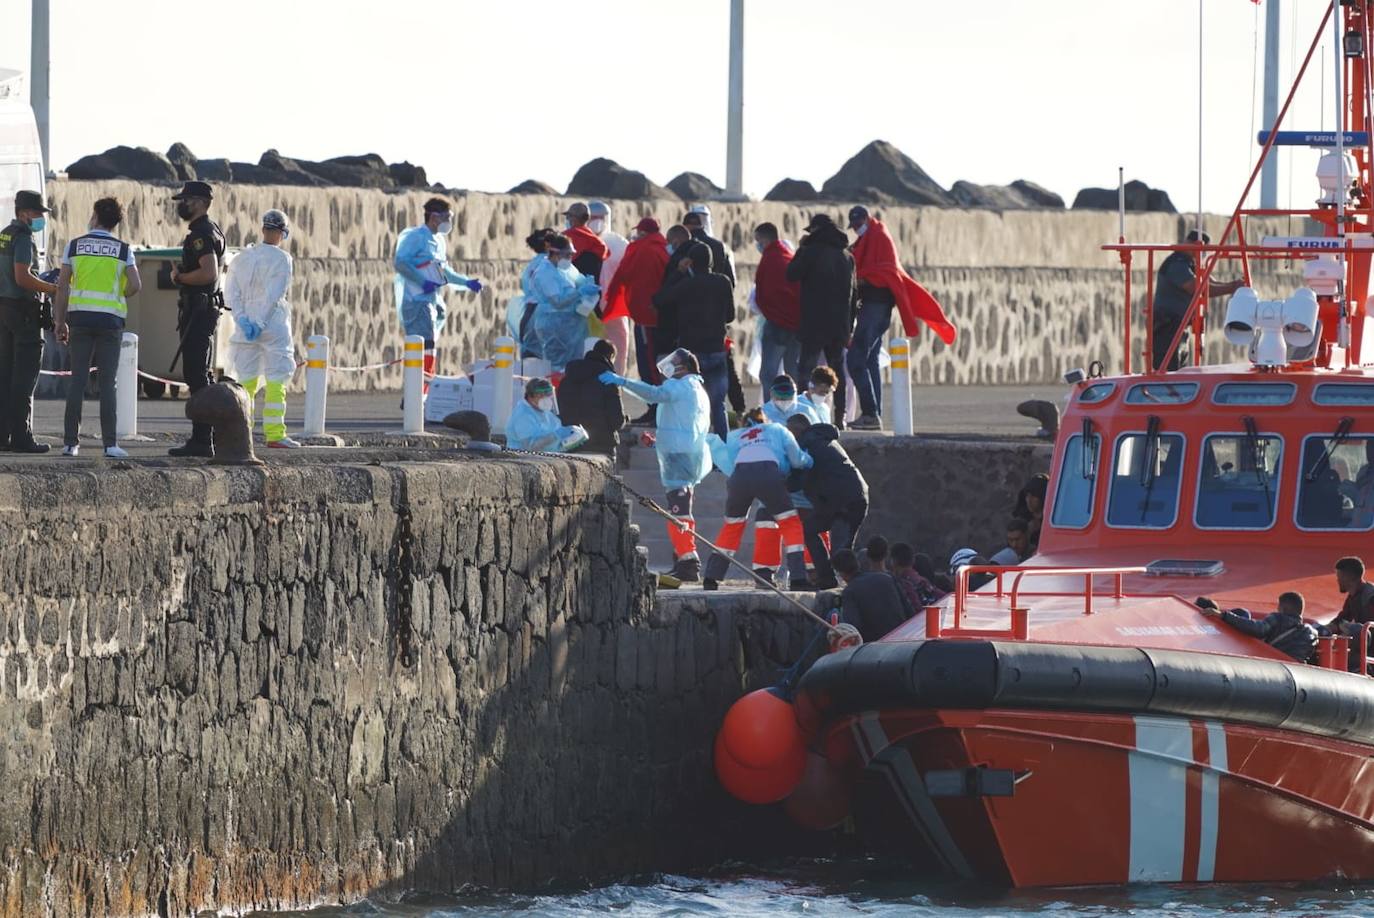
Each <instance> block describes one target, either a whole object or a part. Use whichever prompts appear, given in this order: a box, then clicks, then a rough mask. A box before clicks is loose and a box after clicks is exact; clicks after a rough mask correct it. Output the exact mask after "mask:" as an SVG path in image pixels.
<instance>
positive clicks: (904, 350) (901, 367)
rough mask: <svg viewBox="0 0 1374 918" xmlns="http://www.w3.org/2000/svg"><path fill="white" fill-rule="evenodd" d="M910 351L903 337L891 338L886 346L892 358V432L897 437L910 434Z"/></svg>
mask: <svg viewBox="0 0 1374 918" xmlns="http://www.w3.org/2000/svg"><path fill="white" fill-rule="evenodd" d="M910 351H911V346H910V345H909V344H908V343H907V340H906V339H905V338H893V339H892V341H891V342H889V343H888V346H887V353H888V355H889V356H890V357H891V358H892V432H893V433H894V434H896V435H897V436H899V437H909V436H911V434H912V425H911V358H910Z"/></svg>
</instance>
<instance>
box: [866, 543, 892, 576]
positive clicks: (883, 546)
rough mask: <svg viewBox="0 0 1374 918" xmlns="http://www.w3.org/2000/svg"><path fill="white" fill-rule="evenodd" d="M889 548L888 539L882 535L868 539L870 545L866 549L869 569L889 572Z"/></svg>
mask: <svg viewBox="0 0 1374 918" xmlns="http://www.w3.org/2000/svg"><path fill="white" fill-rule="evenodd" d="M887 549H888V546H887V539H884V538H883V537H882V536H874V537H873V538H871V539H869V540H868V545H867V546H865V549H864V550H865V553H866V555H867V559H866V562H865V563H866V564H867V565H868V567H867V570H870V571H882V572H883V573H885V574H886V573H888V570H887Z"/></svg>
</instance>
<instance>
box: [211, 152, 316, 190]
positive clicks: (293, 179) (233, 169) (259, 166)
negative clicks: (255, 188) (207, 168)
mask: <svg viewBox="0 0 1374 918" xmlns="http://www.w3.org/2000/svg"><path fill="white" fill-rule="evenodd" d="M229 170H230V173H231V175H232V176H233V181H235V182H239V183H242V184H246V185H305V186H307V187H311V188H322V187H324V186H325V185H327V184H328V182H326V181H325V180H324V179H322V178H320V177H319V176H317V175H311V174H310V173H309V172H306V171H305V170H304V169H302V168H301V167H300V166H299V165H297V164H296V163H294V162H293V161H291V160H288V159H286V158H284V157H280V156H277V155H276V151H275V150H268V151H267V152H266V153H264V154H263V155H262V159H261V160H260V161H259V162H258V163H256V164H254V163H230V164H229Z"/></svg>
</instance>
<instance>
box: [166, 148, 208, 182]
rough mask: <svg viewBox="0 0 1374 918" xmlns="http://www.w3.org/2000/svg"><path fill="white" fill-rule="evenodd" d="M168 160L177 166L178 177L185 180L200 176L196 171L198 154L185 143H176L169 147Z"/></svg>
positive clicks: (188, 180) (192, 179)
mask: <svg viewBox="0 0 1374 918" xmlns="http://www.w3.org/2000/svg"><path fill="white" fill-rule="evenodd" d="M167 161H168V162H170V163H171V164H172V165H173V166H175V167H176V170H177V178H179V179H181V180H182V181H183V182H191V181H195V180H196V179H197V178H199V177H200V173H199V172H197V171H196V154H194V153H192V152H191V148H190V147H188V146H186V144H184V143H181V142H177V143H174V144H172V145H171V147H169V148H168V149H167Z"/></svg>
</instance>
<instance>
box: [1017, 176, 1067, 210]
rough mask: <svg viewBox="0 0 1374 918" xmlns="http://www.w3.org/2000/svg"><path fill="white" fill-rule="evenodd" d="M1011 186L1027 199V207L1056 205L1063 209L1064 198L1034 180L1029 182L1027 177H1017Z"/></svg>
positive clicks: (1055, 206)
mask: <svg viewBox="0 0 1374 918" xmlns="http://www.w3.org/2000/svg"><path fill="white" fill-rule="evenodd" d="M1011 187H1012V189H1013V190H1015V191H1017V192H1020V194H1021V197H1023V198H1025V199H1026V206H1027V207H1054V208H1061V209H1062V208H1063V206H1064V199H1063V198H1061V197H1060V196H1059V195H1057V194H1055V193H1054V192H1053V191H1050V190H1049V189H1048V188H1043V187H1041V186H1040V185H1037V184H1035V183H1034V182H1028V181H1026V180H1025V179H1017V180H1016V181H1014V182H1012V183H1011Z"/></svg>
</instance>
